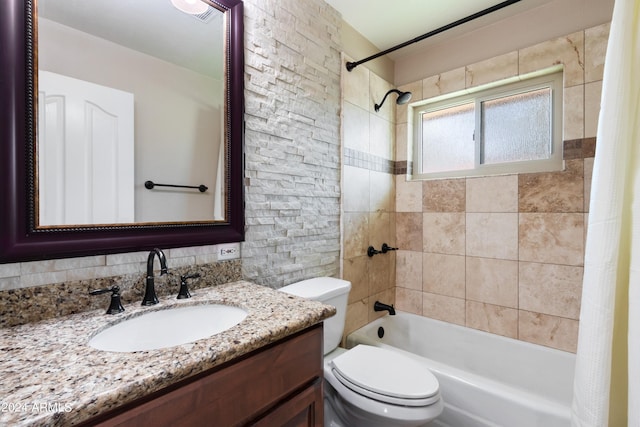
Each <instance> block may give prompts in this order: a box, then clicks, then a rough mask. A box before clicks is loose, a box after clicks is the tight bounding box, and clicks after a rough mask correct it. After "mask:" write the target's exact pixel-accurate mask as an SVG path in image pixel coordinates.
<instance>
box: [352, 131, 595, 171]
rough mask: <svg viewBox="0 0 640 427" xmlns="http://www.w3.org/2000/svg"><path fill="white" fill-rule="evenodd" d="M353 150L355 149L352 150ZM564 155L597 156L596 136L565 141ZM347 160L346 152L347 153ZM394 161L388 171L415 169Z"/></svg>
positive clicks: (578, 156) (568, 158) (574, 158)
mask: <svg viewBox="0 0 640 427" xmlns="http://www.w3.org/2000/svg"><path fill="white" fill-rule="evenodd" d="M345 151H346V150H345ZM351 151H354V150H351ZM362 154H364V153H362ZM562 155H563V159H564V160H576V159H587V158H589V157H595V155H596V138H595V137H593V138H579V139H571V140H568V141H564V142H563V153H562ZM345 162H346V153H345ZM392 163H393V172H388V173H393V175H406V174H407V173H409V172H410V171H411V170H412V169H413V162H412V161H409V160H402V161H398V162H392ZM345 164H347V163H345ZM351 166H356V167H362V168H365V169H367V168H366V167H365V166H360V165H355V164H354V165H351ZM370 170H372V169H370ZM382 172H385V171H382Z"/></svg>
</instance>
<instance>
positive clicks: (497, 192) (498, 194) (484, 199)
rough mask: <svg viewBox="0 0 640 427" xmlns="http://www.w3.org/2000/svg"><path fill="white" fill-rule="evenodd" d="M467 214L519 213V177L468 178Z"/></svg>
mask: <svg viewBox="0 0 640 427" xmlns="http://www.w3.org/2000/svg"><path fill="white" fill-rule="evenodd" d="M466 181H467V183H466V185H467V189H466V197H467V212H517V211H518V175H503V176H488V177H480V178H468V179H467V180H466Z"/></svg>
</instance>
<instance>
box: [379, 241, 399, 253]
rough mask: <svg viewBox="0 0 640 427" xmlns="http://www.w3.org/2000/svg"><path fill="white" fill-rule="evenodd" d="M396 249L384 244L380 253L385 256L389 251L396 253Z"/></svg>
mask: <svg viewBox="0 0 640 427" xmlns="http://www.w3.org/2000/svg"><path fill="white" fill-rule="evenodd" d="M397 250H398V248H392V247H391V246H389V245H387V244H386V243H383V244H382V253H383V254H386V253H387V252H389V251H397Z"/></svg>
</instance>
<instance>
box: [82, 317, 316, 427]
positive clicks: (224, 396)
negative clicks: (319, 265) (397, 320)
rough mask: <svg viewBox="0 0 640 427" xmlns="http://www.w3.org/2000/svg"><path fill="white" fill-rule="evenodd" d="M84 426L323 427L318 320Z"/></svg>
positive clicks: (88, 422)
mask: <svg viewBox="0 0 640 427" xmlns="http://www.w3.org/2000/svg"><path fill="white" fill-rule="evenodd" d="M83 425H91V426H100V427H107V426H153V427H158V426H171V427H175V426H181V427H182V426H194V427H203V426H211V427H227V426H247V425H248V426H259V427H279V426H291V427H294V426H295V427H302V426H315V427H321V426H322V425H323V394H322V324H318V325H316V326H313V327H311V328H309V329H306V330H305V331H302V332H300V333H297V334H295V335H292V336H290V337H287V338H285V339H283V340H281V341H279V342H277V343H275V344H272V345H270V346H267V347H264V348H262V349H259V350H256V351H255V352H252V353H250V354H248V355H247V356H245V357H243V358H241V359H239V360H236V361H231V362H229V363H227V364H224V365H222V366H220V367H216V368H213V369H212V370H210V371H208V372H205V373H203V374H202V375H198V376H197V377H196V378H194V379H187V380H185V381H183V382H181V383H180V384H177V385H174V386H172V387H170V388H168V389H166V390H165V391H159V392H158V393H155V394H154V395H152V396H149V397H148V398H146V399H145V400H142V401H137V402H132V403H131V404H128V405H125V406H124V407H122V408H119V409H116V410H114V411H111V412H110V413H107V414H105V415H102V416H100V417H97V418H94V419H93V420H88V421H87V422H86V423H84V424H83Z"/></svg>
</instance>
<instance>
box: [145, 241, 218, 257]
mask: <svg viewBox="0 0 640 427" xmlns="http://www.w3.org/2000/svg"><path fill="white" fill-rule="evenodd" d="M217 248H218V247H217V245H207V246H190V247H186V248H172V249H169V250H167V251H165V254H166V255H167V261H169V260H170V259H171V258H184V257H189V256H195V255H207V254H215V253H216V252H217ZM146 255H149V253H148V252H147V253H146ZM144 260H145V261H146V256H145V258H144Z"/></svg>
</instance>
